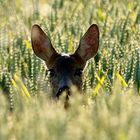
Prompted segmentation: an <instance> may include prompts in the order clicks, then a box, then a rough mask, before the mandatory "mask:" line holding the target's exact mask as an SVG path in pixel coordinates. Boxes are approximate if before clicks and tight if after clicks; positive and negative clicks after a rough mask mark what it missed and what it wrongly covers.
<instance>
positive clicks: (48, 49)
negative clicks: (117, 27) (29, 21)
mask: <svg viewBox="0 0 140 140" xmlns="http://www.w3.org/2000/svg"><path fill="white" fill-rule="evenodd" d="M31 41H32V48H33V51H34V53H35V54H36V56H38V57H39V58H41V59H42V60H43V61H45V63H46V66H47V68H48V70H49V72H50V83H51V86H52V90H53V94H52V95H53V97H56V98H59V96H60V95H61V94H62V92H63V91H66V92H67V97H68V96H69V95H70V88H71V87H72V86H75V87H76V88H77V89H78V90H79V91H81V89H82V72H83V69H84V67H85V65H86V62H87V61H88V60H89V59H90V58H92V57H94V56H95V55H96V53H97V51H98V47H99V30H98V26H97V25H95V24H93V25H91V26H90V27H89V29H88V30H87V32H86V33H85V34H84V35H83V37H82V38H81V40H80V43H79V46H78V48H77V50H76V51H75V52H74V53H73V54H71V55H61V54H59V53H57V52H56V50H55V49H54V47H53V45H52V43H51V41H50V39H49V38H48V36H47V35H46V34H45V33H44V32H43V30H42V29H41V28H40V27H39V26H38V25H33V27H32V31H31Z"/></svg>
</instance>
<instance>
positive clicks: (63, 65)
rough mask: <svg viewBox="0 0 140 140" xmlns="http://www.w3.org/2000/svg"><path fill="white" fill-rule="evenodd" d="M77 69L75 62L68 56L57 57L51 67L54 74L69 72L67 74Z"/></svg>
mask: <svg viewBox="0 0 140 140" xmlns="http://www.w3.org/2000/svg"><path fill="white" fill-rule="evenodd" d="M79 67H80V66H79V65H78V64H77V62H76V60H75V59H74V58H73V57H71V56H70V55H68V54H66V55H64V54H63V55H61V56H59V57H58V58H57V59H56V61H55V62H54V66H53V68H54V69H55V70H56V72H58V73H59V72H60V73H63V72H69V74H70V73H72V71H74V70H75V69H76V68H79Z"/></svg>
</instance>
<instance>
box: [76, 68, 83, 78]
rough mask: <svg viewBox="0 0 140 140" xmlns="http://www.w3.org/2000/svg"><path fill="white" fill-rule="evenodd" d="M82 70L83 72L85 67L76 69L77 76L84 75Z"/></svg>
mask: <svg viewBox="0 0 140 140" xmlns="http://www.w3.org/2000/svg"><path fill="white" fill-rule="evenodd" d="M82 72H83V69H77V70H76V71H75V74H74V75H75V76H79V77H81V76H82Z"/></svg>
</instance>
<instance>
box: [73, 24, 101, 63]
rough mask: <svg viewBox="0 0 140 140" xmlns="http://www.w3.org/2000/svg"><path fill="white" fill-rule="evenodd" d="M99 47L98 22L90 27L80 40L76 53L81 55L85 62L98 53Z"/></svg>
mask: <svg viewBox="0 0 140 140" xmlns="http://www.w3.org/2000/svg"><path fill="white" fill-rule="evenodd" d="M98 48H99V29H98V26H97V25H96V24H93V25H91V26H90V27H89V29H88V30H87V32H86V33H85V34H84V36H83V37H82V38H81V40H80V44H79V47H78V49H77V50H76V52H75V55H79V56H80V57H81V58H82V59H83V61H84V62H86V61H87V60H89V59H90V58H92V57H93V56H95V55H96V53H97V51H98Z"/></svg>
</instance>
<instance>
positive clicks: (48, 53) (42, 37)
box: [31, 25, 57, 62]
mask: <svg viewBox="0 0 140 140" xmlns="http://www.w3.org/2000/svg"><path fill="white" fill-rule="evenodd" d="M31 42H32V48H33V51H34V53H35V54H36V55H37V56H38V57H39V58H41V59H43V60H44V61H46V62H49V61H50V59H51V57H52V56H53V55H55V54H57V52H56V51H55V49H54V48H53V46H52V44H51V41H50V39H49V38H48V36H47V35H46V34H45V33H44V32H43V30H42V29H41V28H40V27H39V25H33V27H32V31H31Z"/></svg>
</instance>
